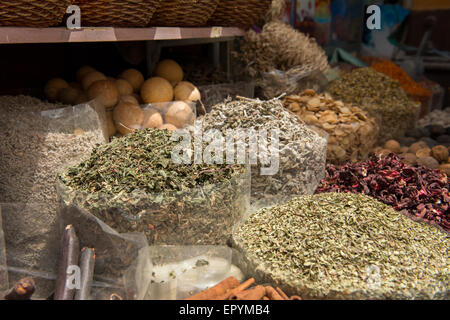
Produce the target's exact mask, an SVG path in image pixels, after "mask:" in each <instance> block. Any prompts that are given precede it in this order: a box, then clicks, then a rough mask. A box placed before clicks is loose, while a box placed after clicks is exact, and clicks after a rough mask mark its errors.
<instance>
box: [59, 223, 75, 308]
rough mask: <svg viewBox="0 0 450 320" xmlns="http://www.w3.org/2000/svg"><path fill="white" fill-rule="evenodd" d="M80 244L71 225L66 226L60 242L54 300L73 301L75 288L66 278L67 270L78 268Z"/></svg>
mask: <svg viewBox="0 0 450 320" xmlns="http://www.w3.org/2000/svg"><path fill="white" fill-rule="evenodd" d="M79 255H80V242H79V240H78V237H77V235H76V233H75V229H74V227H73V226H72V225H68V226H66V228H65V230H64V236H63V240H62V248H61V254H60V261H59V269H58V277H57V279H56V289H55V295H54V299H55V300H73V297H74V294H75V288H72V286H71V284H70V283H69V278H68V275H69V274H68V268H69V267H71V266H78V257H79Z"/></svg>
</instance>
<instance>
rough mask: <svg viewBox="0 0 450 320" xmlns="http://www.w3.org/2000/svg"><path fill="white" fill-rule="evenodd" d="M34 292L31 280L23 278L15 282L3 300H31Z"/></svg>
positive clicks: (34, 288) (33, 284)
mask: <svg viewBox="0 0 450 320" xmlns="http://www.w3.org/2000/svg"><path fill="white" fill-rule="evenodd" d="M35 290H36V287H35V283H34V280H33V279H32V278H23V279H20V280H19V281H17V282H16V284H15V285H14V287H12V288H11V289H10V290H9V291H8V292H7V293H6V294H5V296H4V299H5V300H31V296H32V295H33V293H34V291H35Z"/></svg>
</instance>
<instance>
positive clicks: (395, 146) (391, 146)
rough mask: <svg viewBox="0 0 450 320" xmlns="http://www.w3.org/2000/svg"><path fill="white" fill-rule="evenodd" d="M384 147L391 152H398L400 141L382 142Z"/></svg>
mask: <svg viewBox="0 0 450 320" xmlns="http://www.w3.org/2000/svg"><path fill="white" fill-rule="evenodd" d="M384 148H385V149H389V150H391V151H392V152H395V153H399V152H400V143H398V142H397V141H395V140H388V141H386V143H385V144H384Z"/></svg>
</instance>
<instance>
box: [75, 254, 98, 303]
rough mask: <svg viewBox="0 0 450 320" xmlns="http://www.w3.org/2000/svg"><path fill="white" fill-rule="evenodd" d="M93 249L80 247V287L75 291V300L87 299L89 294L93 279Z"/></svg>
mask: <svg viewBox="0 0 450 320" xmlns="http://www.w3.org/2000/svg"><path fill="white" fill-rule="evenodd" d="M94 266H95V251H94V249H91V248H86V247H85V248H83V249H81V258H80V271H81V283H80V289H79V290H77V291H76V292H75V300H89V296H90V294H91V286H92V281H93V280H94Z"/></svg>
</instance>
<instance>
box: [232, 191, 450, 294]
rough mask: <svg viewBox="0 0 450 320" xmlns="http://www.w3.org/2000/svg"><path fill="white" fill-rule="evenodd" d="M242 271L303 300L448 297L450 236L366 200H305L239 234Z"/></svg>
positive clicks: (331, 196)
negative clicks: (247, 271) (299, 296)
mask: <svg viewBox="0 0 450 320" xmlns="http://www.w3.org/2000/svg"><path fill="white" fill-rule="evenodd" d="M233 245H234V246H235V247H236V248H237V249H238V251H239V252H241V253H242V256H243V257H244V258H242V260H241V262H240V263H239V266H240V267H242V268H244V269H245V268H247V269H248V270H253V273H255V272H254V270H256V277H257V278H258V280H257V281H262V282H264V281H268V282H272V283H276V284H277V285H279V286H280V287H281V288H282V289H283V290H285V292H286V293H288V294H298V295H301V296H302V297H304V298H331V299H333V298H357V299H361V298H371V299H413V298H426V299H429V298H445V295H446V294H447V292H448V288H449V280H450V278H449V271H450V270H449V260H448V259H449V256H448V252H449V249H450V238H449V236H448V235H446V234H445V233H443V232H441V231H439V230H438V229H436V228H434V227H432V226H429V225H426V224H422V223H418V222H415V221H413V220H411V219H410V218H408V217H406V216H404V215H403V214H401V213H398V212H396V211H394V210H393V209H392V208H391V207H389V206H387V205H385V204H383V203H381V202H379V201H377V200H375V199H373V198H371V197H369V196H365V195H360V194H350V193H323V194H320V195H314V196H302V197H298V198H295V199H293V200H291V201H290V202H288V203H286V204H283V205H281V206H277V207H273V208H270V209H268V208H264V209H261V210H259V211H258V212H256V213H255V214H253V215H252V216H251V217H250V218H249V219H248V220H247V221H246V223H245V224H244V225H242V226H241V227H240V228H239V229H238V230H237V232H236V233H235V234H234V235H233Z"/></svg>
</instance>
